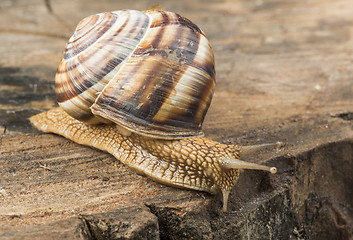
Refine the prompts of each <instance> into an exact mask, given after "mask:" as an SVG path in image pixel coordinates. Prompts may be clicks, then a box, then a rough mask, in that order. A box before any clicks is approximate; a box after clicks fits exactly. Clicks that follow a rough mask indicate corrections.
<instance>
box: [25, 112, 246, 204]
mask: <svg viewBox="0 0 353 240" xmlns="http://www.w3.org/2000/svg"><path fill="white" fill-rule="evenodd" d="M30 121H31V123H32V124H33V125H34V126H35V127H36V128H38V129H39V130H40V131H43V132H47V133H56V134H59V135H62V136H64V137H66V138H68V139H70V140H72V141H74V142H76V143H79V144H82V145H86V146H90V147H94V148H97V149H100V150H103V151H106V152H109V153H111V154H112V155H114V156H115V157H116V158H117V159H119V160H120V161H121V162H122V163H124V164H126V165H127V166H129V167H131V168H133V169H134V170H136V171H137V172H140V173H143V174H145V175H147V176H149V177H150V178H152V179H154V180H155V181H157V182H160V183H163V184H166V185H170V186H174V187H179V188H187V189H193V190H199V191H205V192H209V193H211V194H215V193H218V192H220V191H222V192H224V191H226V192H227V193H229V191H230V190H231V188H232V187H233V186H234V184H235V183H236V181H237V180H238V176H239V170H238V169H226V168H223V167H222V160H223V159H224V158H239V148H238V147H237V146H234V145H226V144H221V143H218V142H215V141H212V140H210V139H207V138H199V137H197V138H187V139H181V140H160V139H152V138H148V137H143V136H141V135H138V134H134V133H133V134H131V135H130V136H124V135H122V134H120V133H119V132H118V131H117V129H116V126H115V125H88V124H86V123H83V122H80V121H78V120H76V119H74V118H72V117H71V116H69V115H68V114H67V113H66V112H65V111H64V110H63V109H61V108H54V109H52V110H49V111H47V112H43V113H40V114H38V115H35V116H33V117H31V118H30ZM224 204H226V203H224Z"/></svg>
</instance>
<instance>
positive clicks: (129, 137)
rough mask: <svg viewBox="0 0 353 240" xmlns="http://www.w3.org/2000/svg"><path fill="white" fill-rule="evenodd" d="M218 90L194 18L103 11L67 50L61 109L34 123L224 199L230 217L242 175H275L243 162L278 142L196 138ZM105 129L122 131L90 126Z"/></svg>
mask: <svg viewBox="0 0 353 240" xmlns="http://www.w3.org/2000/svg"><path fill="white" fill-rule="evenodd" d="M214 86H215V71H214V61H213V53H212V49H211V47H210V44H209V42H208V40H207V38H206V37H205V34H204V33H203V32H202V31H201V30H200V29H199V28H198V27H197V26H196V25H195V24H193V23H192V22H190V21H189V20H188V19H186V18H183V17H181V16H180V15H178V14H176V13H171V12H166V11H163V10H162V9H160V8H153V9H149V10H147V11H145V12H140V11H134V10H124V11H114V12H110V13H101V14H96V15H93V16H90V17H87V18H85V19H83V20H82V21H81V22H80V23H79V25H78V26H77V28H76V31H75V33H74V35H73V36H72V37H71V38H70V40H69V42H68V44H67V46H66V49H65V53H64V58H63V59H62V60H61V62H60V64H59V67H58V71H57V74H56V76H55V92H56V96H57V100H58V103H59V105H60V106H61V107H60V108H55V109H52V110H49V111H47V112H44V113H40V114H38V115H35V116H32V117H31V118H30V121H31V123H32V124H33V125H34V126H35V127H37V128H38V129H39V130H41V131H43V132H51V133H56V134H60V135H62V136H64V137H66V138H68V139H71V140H73V141H75V142H77V143H79V144H83V145H88V146H91V147H94V148H98V149H101V150H103V151H107V152H109V153H111V154H113V155H114V156H115V157H116V158H117V159H119V160H120V161H121V162H123V163H124V164H126V165H128V166H129V167H131V168H133V169H135V170H136V171H138V172H141V173H143V174H146V175H147V176H149V177H151V178H152V179H154V180H156V181H158V182H161V183H164V184H167V185H171V186H174V187H180V188H188V189H193V190H199V191H206V192H209V193H212V194H215V193H217V192H219V191H221V192H222V195H223V211H226V210H227V202H228V196H229V193H230V190H231V189H232V187H233V186H234V184H235V183H236V181H237V179H238V176H239V169H258V170H264V171H269V172H271V173H275V172H276V168H275V167H267V166H264V165H259V164H255V163H248V162H244V161H242V160H239V158H242V157H243V156H245V155H247V154H249V153H252V152H255V151H259V150H261V149H263V148H266V147H270V146H276V145H277V146H280V145H281V144H280V143H278V144H262V145H255V146H246V147H241V146H236V145H226V144H221V143H217V142H215V141H212V140H210V139H207V138H202V137H198V136H202V135H203V133H202V130H201V127H202V123H203V120H204V117H205V114H206V112H207V110H208V107H209V105H210V102H211V99H212V95H213V91H214ZM63 109H64V110H63ZM68 114H69V115H70V116H69V115H68ZM100 122H103V123H111V122H113V123H116V124H117V126H119V127H116V126H112V125H106V124H101V125H94V124H96V123H100ZM86 123H89V124H86ZM117 129H118V130H119V131H120V133H121V134H119V132H117V131H116V130H117ZM131 132H134V133H137V134H131ZM153 138H154V139H153ZM158 138H159V139H158ZM181 138H183V139H181Z"/></svg>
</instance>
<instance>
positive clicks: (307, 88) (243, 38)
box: [0, 0, 353, 239]
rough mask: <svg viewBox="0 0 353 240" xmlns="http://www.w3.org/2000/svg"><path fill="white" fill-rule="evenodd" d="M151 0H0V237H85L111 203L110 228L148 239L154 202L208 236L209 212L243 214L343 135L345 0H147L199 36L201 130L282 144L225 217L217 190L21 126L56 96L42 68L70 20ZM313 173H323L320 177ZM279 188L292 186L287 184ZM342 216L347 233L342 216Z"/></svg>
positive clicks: (352, 5) (350, 110) (349, 107)
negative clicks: (139, 169) (144, 171)
mask: <svg viewBox="0 0 353 240" xmlns="http://www.w3.org/2000/svg"><path fill="white" fill-rule="evenodd" d="M154 4H155V2H153V1H142V0H138V1H108V0H107V1H93V0H87V1H84V0H78V1H69V0H62V1H59V0H58V1H54V0H51V1H50V0H47V1H44V0H43V1H41V0H19V1H10V0H4V1H1V2H0V42H1V44H0V56H1V58H0V238H4V239H7V238H9V239H11V238H13V239H23V238H31V237H37V238H40V237H41V238H43V239H46V238H48V236H58V235H59V234H61V236H62V237H63V238H64V237H67V238H72V237H77V238H90V237H92V236H91V235H92V234H93V233H94V234H98V233H97V232H95V231H93V230H92V229H88V227H87V226H92V223H93V222H95V221H96V220H97V219H109V220H106V221H110V222H111V221H113V222H114V221H117V220H112V219H114V218H113V217H111V215H109V214H111V213H112V212H113V213H114V214H117V215H119V214H120V215H119V216H123V217H122V218H121V219H123V220H120V221H121V222H120V223H119V224H123V223H126V224H130V225H131V226H138V227H141V228H143V229H147V230H144V231H145V232H148V233H151V232H153V234H154V235H153V234H152V233H151V234H152V235H151V236H154V237H156V238H158V237H159V236H160V235H161V236H172V235H171V234H172V233H171V232H168V231H167V230H166V229H165V228H164V225H163V224H164V222H163V221H162V220H161V218H160V216H161V215H160V214H161V212H163V211H162V210H163V209H172V210H173V214H176V215H177V216H184V215H187V214H191V216H196V217H195V218H197V219H199V218H201V217H202V216H204V215H205V214H209V215H207V216H208V217H209V219H210V220H209V222H208V224H209V225H207V227H205V229H209V232H207V231H206V230H205V232H207V234H208V235H207V234H206V235H204V236H206V238H207V239H211V238H213V237H216V236H225V235H222V234H223V232H222V231H220V230H219V228H220V229H221V228H223V229H224V231H225V230H226V229H227V228H228V227H225V226H224V225H222V224H218V225H217V224H215V225H212V224H213V223H212V221H216V222H217V223H222V221H226V220H225V219H226V218H228V219H229V218H230V219H233V217H234V216H237V217H239V212H240V213H241V214H244V215H245V213H244V212H242V210H244V209H254V208H256V206H259V205H261V204H263V202H264V201H267V200H268V199H273V196H277V195H276V194H277V193H279V192H281V193H283V192H285V191H286V190H288V189H290V187H288V186H290V184H292V180H293V178H294V179H295V178H297V175H295V171H294V170H295V167H296V161H295V159H297V158H296V157H297V156H299V155H300V154H303V153H305V152H307V151H313V149H314V150H315V149H316V150H317V149H321V148H320V147H321V146H327V144H330V143H338V142H342V141H348V143H349V144H350V141H351V140H350V139H352V137H353V127H352V126H353V124H352V120H353V47H352V46H353V2H352V1H349V0H337V1H329V0H323V1H274V0H268V1H265V0H264V1H262V0H260V1H247V0H242V1H217V0H214V1H212V0H211V1H203V0H196V1H186V0H170V1H165V2H162V3H161V4H162V6H163V8H165V9H166V10H169V11H174V12H178V13H180V14H181V15H183V16H185V17H187V18H189V19H190V20H192V21H193V22H194V23H196V24H197V25H198V26H199V27H200V28H201V29H202V30H203V31H204V32H205V33H206V35H207V36H208V38H209V40H210V42H211V44H212V47H213V50H214V53H215V60H216V72H217V86H216V91H215V94H214V98H213V101H212V104H211V107H210V109H209V112H208V115H207V117H206V120H205V122H204V131H205V133H206V136H207V137H209V138H211V139H214V140H217V141H220V142H223V143H233V144H235V143H236V144H240V145H250V144H257V143H267V142H276V141H283V142H285V143H286V146H285V147H284V148H282V149H280V150H277V151H276V150H268V151H263V152H261V153H260V154H258V155H255V156H253V157H251V158H249V159H248V160H249V161H253V162H260V163H268V164H274V165H276V166H277V167H278V169H279V172H278V174H277V175H274V176H270V175H268V174H267V173H261V172H255V171H244V172H243V173H242V176H241V179H240V182H239V184H238V185H237V186H236V187H235V188H234V191H232V193H231V198H232V199H231V201H230V206H229V212H228V213H226V214H225V215H222V213H220V208H221V204H222V203H221V196H220V195H217V196H211V195H209V194H206V193H202V192H195V191H187V190H179V189H174V188H170V187H167V186H163V185H161V184H158V183H155V182H154V181H152V180H150V179H148V178H146V177H144V176H140V175H138V174H136V173H135V172H133V171H132V170H130V169H129V168H128V167H126V166H124V165H122V164H121V163H120V162H119V161H116V159H114V158H113V157H112V156H110V155H109V154H107V153H103V152H101V151H98V150H95V149H91V148H88V147H83V146H80V145H78V144H75V143H73V142H71V141H69V140H66V139H64V138H62V137H60V136H56V135H52V134H42V133H40V132H39V131H37V130H36V129H35V128H33V127H32V126H31V125H30V123H29V121H28V117H30V116H32V115H34V114H36V113H39V112H42V111H44V110H48V109H50V108H52V107H54V106H56V105H57V104H56V102H55V96H54V83H53V81H54V75H55V71H56V67H57V65H58V63H59V61H60V59H61V57H62V52H63V49H64V47H65V44H66V41H67V39H68V38H69V37H70V36H71V34H72V33H73V31H74V29H75V27H76V25H77V23H78V21H79V20H80V19H82V18H83V17H85V16H88V15H90V14H94V13H98V12H104V11H111V10H118V9H137V10H144V9H147V8H148V7H149V6H151V5H154ZM330 149H331V148H330ZM347 151H349V150H347ZM345 156H346V158H345V159H348V160H347V161H348V163H347V161H346V160H345V161H346V162H345V163H346V164H348V165H346V168H352V164H353V163H352V161H353V160H352V159H353V157H352V155H350V154H348V155H345ZM280 159H282V160H280ZM283 159H284V160H283ZM285 159H287V160H285ZM350 160H352V161H350ZM252 181H254V182H252ZM322 181H323V182H325V181H330V180H329V179H327V178H325V176H323V177H322ZM264 182H265V183H264ZM268 186H271V187H268ZM347 194H348V193H347ZM299 195H300V193H298V196H299ZM290 196H292V197H293V196H297V195H295V194H294V193H293V191H292V190H290ZM305 196H307V195H305ZM349 196H350V195H349ZM352 196H353V194H352ZM254 199H256V201H255V200H254ZM342 199H343V200H342V202H343V203H344V204H346V206H347V209H348V210H347V211H348V213H347V214H348V215H349V214H350V213H352V214H353V210H352V209H353V202H352V201H350V202H346V201H349V200H347V199H348V197H347V198H342ZM292 200H293V199H292ZM249 203H251V204H250V205H246V204H249ZM244 206H245V207H244ZM246 206H247V207H246ZM161 209H162V210H161ZM245 212H246V211H245ZM108 213H109V214H108ZM107 214H108V215H107ZM114 214H113V215H114ZM193 214H194V215H193ZM342 214H343V213H342ZM132 216H133V217H132ZM156 216H157V217H156ZM188 216H189V215H188ZM343 216H346V215H344V214H343ZM343 218H344V219H345V222H346V225H344V226H346V227H347V229H348V230H347V231H348V232H349V229H352V228H349V227H351V225H350V224H351V223H352V222H350V221H351V220H352V218H350V219H349V218H347V217H343ZM234 219H237V218H236V217H234ZM190 221H191V220H190ZM227 221H231V220H227ZM234 221H235V222H236V220H234ZM296 221H298V222H300V219H299V220H298V219H297V220H296ZM96 222H97V221H96ZM96 222H95V223H96ZM132 223H133V224H135V225H133V224H132ZM90 224H91V225H90ZM131 226H130V228H129V230H126V231H125V232H124V233H123V236H124V237H126V238H129V237H130V238H132V239H133V238H134V237H136V236H137V235H134V234H136V232H135V230H136V229H135V230H134V228H133V227H131ZM146 226H148V227H146ZM138 227H136V228H138ZM200 228H202V227H200ZM77 229H81V230H80V231H78V230H77ZM87 229H88V230H87ZM148 229H153V231H152V230H148ZM136 231H137V230H136ZM293 231H294V230H293ZM293 231H292V230H291V232H292V234H294V233H293ZM205 232H204V233H205ZM215 232H217V233H215ZM90 234H91V235H90ZM94 234H93V235H94ZM146 234H147V233H146ZM217 234H219V235H217ZM298 234H299V233H298ZM294 235H295V234H294ZM138 236H140V235H138ZM146 236H147V235H146ZM146 236H145V235H141V236H140V237H141V239H143V237H146ZM173 236H174V235H173ZM175 236H181V235H175ZM195 236H197V235H195ZM295 236H296V235H295ZM170 238H172V237H170ZM180 238H182V237H180Z"/></svg>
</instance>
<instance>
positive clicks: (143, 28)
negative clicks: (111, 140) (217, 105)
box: [55, 9, 215, 139]
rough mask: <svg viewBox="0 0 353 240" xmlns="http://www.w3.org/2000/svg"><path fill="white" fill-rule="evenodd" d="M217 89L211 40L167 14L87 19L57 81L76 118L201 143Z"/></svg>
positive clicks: (131, 13)
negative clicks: (204, 126)
mask: <svg viewBox="0 0 353 240" xmlns="http://www.w3.org/2000/svg"><path fill="white" fill-rule="evenodd" d="M214 87H215V70H214V60H213V53H212V49H211V46H210V44H209V42H208V40H207V38H206V36H205V34H204V33H203V32H202V31H201V30H200V29H199V28H198V27H197V26H196V25H195V24H193V23H192V22H191V21H189V20H188V19H186V18H184V17H181V16H180V15H178V14H176V13H172V12H167V11H164V10H162V9H150V10H147V11H145V12H141V11H135V10H122V11H114V12H107V13H100V14H96V15H92V16H89V17H86V18H84V19H83V20H82V21H81V22H80V23H79V24H78V26H77V28H76V30H75V33H74V34H73V36H72V37H71V38H70V40H69V42H68V43H67V46H66V49H65V53H64V57H63V59H62V60H61V62H60V64H59V67H58V70H57V74H56V76H55V92H56V96H57V100H58V103H59V105H60V106H61V107H62V108H63V109H64V110H65V111H66V112H67V113H68V114H69V115H71V116H72V117H74V118H76V119H78V120H80V121H85V122H87V123H90V124H94V123H98V122H114V123H116V124H118V125H119V126H122V127H124V128H126V129H127V130H129V131H132V132H136V133H138V134H141V135H144V136H148V137H153V138H162V139H180V138H186V137H197V136H202V135H203V132H202V130H201V127H202V123H203V120H204V117H205V115H206V112H207V110H208V108H209V105H210V102H211V99H212V95H213V92H214Z"/></svg>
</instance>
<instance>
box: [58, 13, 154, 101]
mask: <svg viewBox="0 0 353 240" xmlns="http://www.w3.org/2000/svg"><path fill="white" fill-rule="evenodd" d="M128 21H129V18H127V20H126V21H125V23H124V24H123V25H122V27H121V28H119V29H118V31H116V33H115V34H114V35H113V36H112V37H110V38H109V39H108V40H106V41H105V43H106V44H108V43H109V42H111V41H113V39H114V38H115V37H116V36H117V35H118V34H119V33H120V32H121V31H122V30H123V29H124V28H125V27H126V24H127V22H128ZM136 25H138V23H136ZM147 25H148V19H147V18H145V20H144V21H143V22H142V28H141V29H143V28H144V27H147ZM134 30H135V29H131V30H130V31H129V34H131V35H132V34H133V33H135V31H134ZM139 37H141V35H140V34H136V36H135V37H134V38H132V39H135V40H138V38H139ZM99 51H101V48H97V49H96V50H95V51H94V52H93V53H92V54H90V55H88V56H85V57H84V58H80V56H78V58H79V61H78V63H77V64H74V65H73V66H67V64H66V65H65V67H64V68H63V69H67V70H60V69H61V67H60V65H59V68H58V71H57V74H62V73H67V72H70V74H71V77H68V76H67V78H70V79H71V81H73V80H75V81H74V84H71V86H72V89H71V91H70V92H69V93H67V94H65V96H57V98H58V101H59V102H62V101H63V100H64V101H65V100H68V99H71V98H73V97H75V96H77V95H79V94H81V93H82V92H84V91H86V90H87V89H89V88H90V87H92V86H93V85H95V84H97V83H98V82H99V81H100V79H102V78H104V77H105V76H106V75H107V74H108V73H110V72H111V71H112V70H113V69H115V68H116V67H117V66H118V65H119V64H120V63H121V62H122V61H124V60H125V59H126V57H128V56H129V53H125V54H124V53H121V54H119V56H118V58H113V59H112V60H110V61H109V62H108V63H107V64H106V65H105V66H104V67H103V68H99V69H97V70H98V71H99V72H91V70H90V69H86V71H88V72H91V77H90V78H89V79H87V78H85V77H84V75H83V73H82V72H79V73H78V74H76V75H73V71H74V69H75V68H76V67H77V66H78V65H79V64H80V65H82V64H84V63H85V61H87V60H89V59H90V58H92V57H94V56H95V55H96V54H97V53H98V52H99ZM109 55H110V53H109V52H108V53H106V55H104V56H102V57H101V58H103V59H105V58H108V57H109ZM97 64H99V63H97ZM93 67H96V66H93ZM71 81H70V82H71ZM56 87H59V86H56ZM58 94H59V95H60V93H58ZM59 99H60V100H59ZM92 103H93V102H92ZM92 103H91V104H92Z"/></svg>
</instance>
